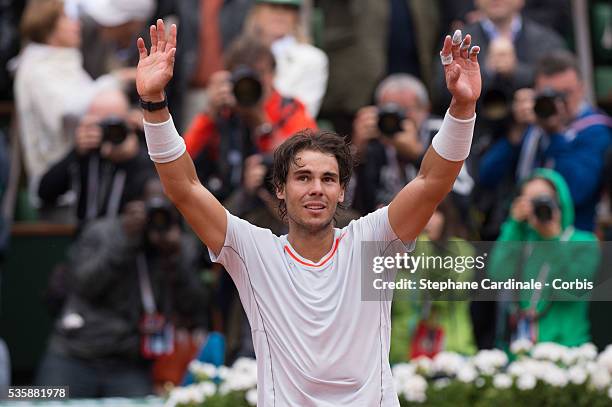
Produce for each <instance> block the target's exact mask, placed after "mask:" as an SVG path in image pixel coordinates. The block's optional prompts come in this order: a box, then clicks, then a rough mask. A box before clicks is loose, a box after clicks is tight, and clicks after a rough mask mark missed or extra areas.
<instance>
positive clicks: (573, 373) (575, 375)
mask: <svg viewBox="0 0 612 407" xmlns="http://www.w3.org/2000/svg"><path fill="white" fill-rule="evenodd" d="M567 376H568V378H569V380H570V382H572V383H574V384H582V383H584V382H585V381H586V379H587V372H586V370H585V369H584V368H583V367H582V366H572V367H570V368H569V369H568V371H567Z"/></svg>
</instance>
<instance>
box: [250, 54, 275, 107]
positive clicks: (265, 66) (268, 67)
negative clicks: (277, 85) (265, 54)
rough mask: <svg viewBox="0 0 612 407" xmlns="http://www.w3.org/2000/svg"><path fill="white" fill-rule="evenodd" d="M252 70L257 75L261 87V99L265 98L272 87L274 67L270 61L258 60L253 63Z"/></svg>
mask: <svg viewBox="0 0 612 407" xmlns="http://www.w3.org/2000/svg"><path fill="white" fill-rule="evenodd" d="M253 70H255V72H257V74H258V75H259V79H260V80H261V85H262V88H263V100H266V99H267V98H268V97H269V96H270V94H271V93H272V89H273V88H274V69H273V68H272V64H271V63H270V61H268V60H265V61H259V62H258V63H256V64H254V65H253Z"/></svg>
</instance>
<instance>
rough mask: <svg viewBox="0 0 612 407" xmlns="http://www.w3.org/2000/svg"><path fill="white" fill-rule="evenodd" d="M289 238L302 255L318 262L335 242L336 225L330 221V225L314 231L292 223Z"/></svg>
mask: <svg viewBox="0 0 612 407" xmlns="http://www.w3.org/2000/svg"><path fill="white" fill-rule="evenodd" d="M287 240H288V241H289V243H291V246H292V247H293V249H295V251H297V252H298V254H299V255H300V256H302V257H304V258H305V259H308V260H310V261H312V262H313V263H318V262H319V261H320V260H321V259H322V258H323V256H325V255H326V254H327V253H328V252H329V251H330V250H331V248H332V246H333V244H334V227H333V225H332V224H331V223H330V224H329V226H328V227H326V228H324V229H321V230H319V231H317V232H312V231H310V230H307V229H304V228H302V227H300V226H297V225H292V226H290V227H289V234H288V235H287Z"/></svg>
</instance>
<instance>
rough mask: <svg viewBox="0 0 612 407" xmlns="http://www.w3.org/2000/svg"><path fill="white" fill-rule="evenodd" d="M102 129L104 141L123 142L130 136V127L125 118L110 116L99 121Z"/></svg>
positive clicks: (116, 143)
mask: <svg viewBox="0 0 612 407" xmlns="http://www.w3.org/2000/svg"><path fill="white" fill-rule="evenodd" d="M98 125H99V126H100V128H101V129H102V142H103V143H104V142H110V143H112V144H114V145H118V144H121V143H123V142H124V141H125V139H126V138H127V136H128V133H129V128H128V125H127V123H126V122H125V120H123V119H122V118H120V117H108V118H106V119H104V120H102V121H101V122H100V123H98Z"/></svg>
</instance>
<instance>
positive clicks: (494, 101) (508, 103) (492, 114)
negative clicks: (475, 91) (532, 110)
mask: <svg viewBox="0 0 612 407" xmlns="http://www.w3.org/2000/svg"><path fill="white" fill-rule="evenodd" d="M480 103H481V106H482V108H481V112H482V116H483V118H484V119H485V120H487V121H488V122H491V123H496V122H500V121H505V120H506V119H507V118H508V117H510V114H511V112H512V99H511V97H510V93H509V92H508V91H507V90H506V89H504V88H502V87H492V88H491V89H488V90H487V91H486V92H484V94H483V95H482V98H481V102H480Z"/></svg>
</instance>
